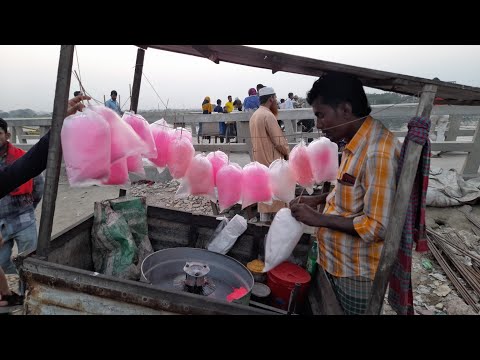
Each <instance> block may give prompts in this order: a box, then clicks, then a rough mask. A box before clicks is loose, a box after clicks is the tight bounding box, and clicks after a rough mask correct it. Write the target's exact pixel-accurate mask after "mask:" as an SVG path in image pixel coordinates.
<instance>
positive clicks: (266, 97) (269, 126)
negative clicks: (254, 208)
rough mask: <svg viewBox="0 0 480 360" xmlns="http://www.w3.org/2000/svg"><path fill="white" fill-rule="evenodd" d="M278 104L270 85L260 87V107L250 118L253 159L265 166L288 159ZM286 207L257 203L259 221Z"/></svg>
mask: <svg viewBox="0 0 480 360" xmlns="http://www.w3.org/2000/svg"><path fill="white" fill-rule="evenodd" d="M277 115H278V105H277V97H276V95H275V91H274V90H273V88H271V87H263V88H262V89H260V107H259V108H258V109H257V110H256V111H255V112H254V113H253V114H252V117H251V118H250V123H249V127H250V134H251V137H252V149H253V160H254V161H258V162H259V163H260V164H263V165H265V166H267V167H269V166H270V164H271V163H272V162H273V161H275V160H277V159H288V154H289V153H290V150H289V147H288V143H287V139H286V138H285V136H284V135H283V132H282V130H281V129H280V126H279V125H278V122H277ZM284 207H286V204H285V203H284V202H282V201H278V200H276V201H274V202H273V204H272V205H266V204H263V203H260V204H258V212H259V213H260V221H262V222H266V223H269V222H271V221H272V220H273V217H274V216H275V214H276V213H277V211H278V210H280V209H281V208H284Z"/></svg>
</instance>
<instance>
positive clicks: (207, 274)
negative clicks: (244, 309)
mask: <svg viewBox="0 0 480 360" xmlns="http://www.w3.org/2000/svg"><path fill="white" fill-rule="evenodd" d="M141 270H142V281H146V282H149V283H150V284H152V285H154V286H156V287H158V288H160V289H162V290H176V291H183V292H188V293H193V294H197V295H202V296H208V297H211V298H214V299H218V300H224V301H228V300H227V298H228V299H229V300H231V299H232V297H233V298H236V299H235V300H233V302H236V303H239V304H243V305H248V303H249V301H250V293H251V290H252V287H253V283H254V280H253V275H252V274H251V272H250V271H249V270H248V269H247V268H246V267H245V266H243V265H242V264H241V263H240V262H238V261H237V260H235V259H233V258H231V257H229V256H226V255H222V254H218V253H214V252H211V251H208V250H204V249H196V248H186V247H178V248H170V249H164V250H160V251H157V252H154V253H153V254H151V255H149V256H148V257H146V258H145V260H144V261H143V263H142V267H141ZM237 294H238V295H237Z"/></svg>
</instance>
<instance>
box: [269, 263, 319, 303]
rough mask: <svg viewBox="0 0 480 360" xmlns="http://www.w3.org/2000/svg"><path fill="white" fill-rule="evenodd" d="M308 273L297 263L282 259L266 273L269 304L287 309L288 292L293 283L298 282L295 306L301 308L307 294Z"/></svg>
mask: <svg viewBox="0 0 480 360" xmlns="http://www.w3.org/2000/svg"><path fill="white" fill-rule="evenodd" d="M310 279H311V277H310V274H309V273H308V272H307V271H306V270H305V269H303V268H301V267H300V266H298V265H295V264H292V263H291V262H288V261H284V262H283V263H281V264H280V265H278V266H277V267H275V268H274V269H272V270H270V271H269V272H268V275H267V285H268V287H270V290H271V291H272V292H271V305H272V306H274V307H276V308H279V309H283V310H288V302H289V300H290V294H291V292H292V290H293V288H294V287H295V283H300V284H301V287H300V291H299V292H298V296H297V299H296V308H297V310H298V309H301V308H302V306H303V304H304V302H305V299H306V297H307V294H308V289H309V287H310Z"/></svg>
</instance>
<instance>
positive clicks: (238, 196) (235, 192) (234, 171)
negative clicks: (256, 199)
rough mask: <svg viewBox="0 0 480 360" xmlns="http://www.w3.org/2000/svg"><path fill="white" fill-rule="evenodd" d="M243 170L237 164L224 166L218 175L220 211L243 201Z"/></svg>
mask: <svg viewBox="0 0 480 360" xmlns="http://www.w3.org/2000/svg"><path fill="white" fill-rule="evenodd" d="M242 178H243V169H242V168H241V166H240V165H238V164H237V163H229V164H226V165H224V166H223V167H222V168H221V169H220V170H219V171H218V173H217V192H218V205H219V207H220V211H224V210H226V209H228V208H229V207H231V206H233V205H235V204H237V203H240V202H241V200H242V191H241V190H242V187H241V184H242Z"/></svg>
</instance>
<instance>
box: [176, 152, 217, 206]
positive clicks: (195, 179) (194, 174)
mask: <svg viewBox="0 0 480 360" xmlns="http://www.w3.org/2000/svg"><path fill="white" fill-rule="evenodd" d="M175 195H176V197H186V196H188V195H195V196H201V195H205V196H208V197H209V198H210V199H211V200H215V186H214V185H213V169H212V164H211V163H210V161H208V159H207V158H206V156H205V155H202V154H198V155H196V156H195V157H194V158H193V159H192V161H191V162H190V165H189V167H188V170H187V172H186V174H185V178H184V179H183V181H182V184H181V185H180V187H179V188H178V191H177V193H176V194H175Z"/></svg>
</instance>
